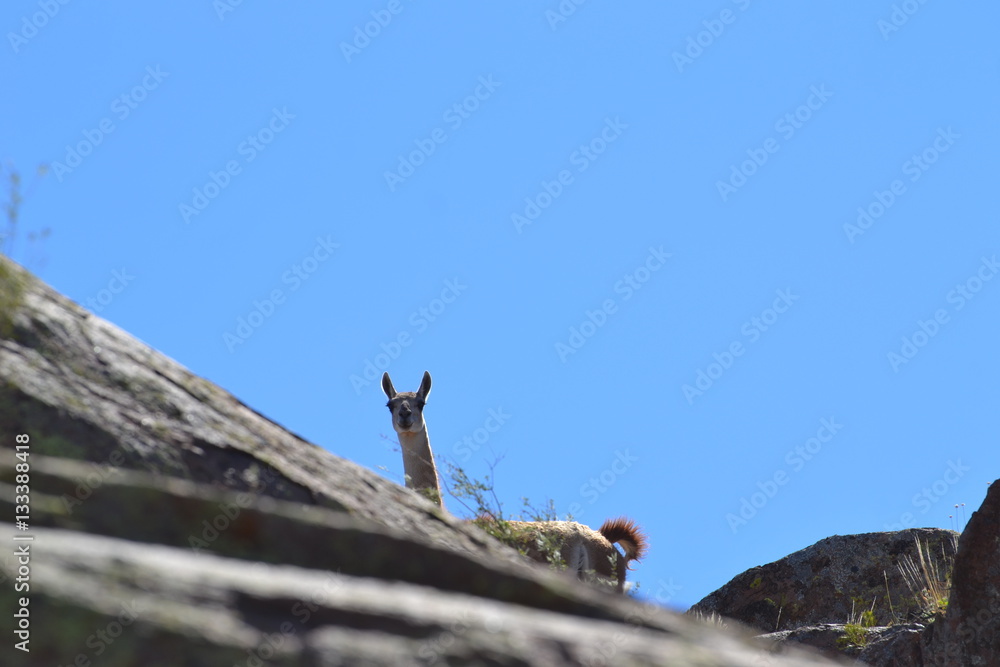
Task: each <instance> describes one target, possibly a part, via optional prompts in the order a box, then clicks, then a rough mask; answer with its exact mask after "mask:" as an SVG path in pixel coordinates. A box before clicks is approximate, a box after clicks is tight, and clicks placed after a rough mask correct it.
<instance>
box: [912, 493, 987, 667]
mask: <svg viewBox="0 0 1000 667" xmlns="http://www.w3.org/2000/svg"><path fill="white" fill-rule="evenodd" d="M924 639H925V642H926V646H925V658H924V664H926V665H934V666H935V667H938V666H940V667H965V666H966V665H977V666H978V665H982V666H984V667H985V666H986V665H990V666H992V665H1000V480H997V481H995V482H993V483H992V484H991V485H990V488H989V491H988V492H987V493H986V500H984V501H983V504H982V506H981V507H980V508H979V509H978V510H977V511H975V512H973V513H972V516H971V517H970V518H969V523H968V524H967V525H966V527H965V530H964V531H963V532H962V537H961V539H960V540H959V541H958V555H957V556H956V557H955V570H954V574H953V575H952V587H951V595H950V596H949V598H948V609H947V611H946V612H945V613H944V615H943V617H939V618H937V619H935V622H934V624H933V625H931V626H930V627H928V630H927V633H926V636H925V638H924Z"/></svg>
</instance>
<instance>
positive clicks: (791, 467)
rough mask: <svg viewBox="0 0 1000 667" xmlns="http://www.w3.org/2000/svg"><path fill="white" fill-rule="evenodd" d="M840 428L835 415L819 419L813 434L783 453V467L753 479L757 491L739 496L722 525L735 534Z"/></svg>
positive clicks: (841, 426) (814, 456)
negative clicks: (737, 507) (735, 507)
mask: <svg viewBox="0 0 1000 667" xmlns="http://www.w3.org/2000/svg"><path fill="white" fill-rule="evenodd" d="M842 428H844V425H843V424H838V423H837V418H836V417H830V418H829V419H827V418H826V417H824V418H823V419H820V420H819V428H818V429H816V435H815V436H813V437H811V438H808V439H807V440H806V441H805V442H804V443H802V444H801V445H796V446H795V447H794V448H792V449H790V450H788V453H786V454H785V458H784V461H785V465H786V466H787V469H786V468H778V469H777V470H775V471H774V473H773V474H772V475H771V476H770V477H768V478H766V479H765V480H763V481H758V482H757V485H756V486H757V490H756V491H754V492H753V493H751V494H750V495H749V497H747V496H742V497H740V507H739V509H738V510H737V511H736V512H729V513H727V514H726V516H725V519H726V524H728V525H729V530H731V531H733V535H735V534H736V533H737V532H738V531H739V529H740V528H742V527H743V526H746V525H747V524H748V523H749V522H750V521H751V520H752V519H753V518H754V517H756V516H757V514H758V513H759V512H760V511H761V510H762V509H764V507H765V506H766V505H767V504H768V503H769V502H770V501H771V500H772V499H773V498H774V497H775V496H776V495H778V490H779V489H780V488H781V487H783V486H785V485H786V484H788V482H790V481H791V476H792V475H794V474H795V473H797V472H799V471H800V470H802V469H803V468H804V467H805V466H806V463H808V462H809V461H812V460H813V459H814V458H816V456H817V455H818V454H819V453H820V452H821V451H822V450H823V445H825V444H827V443H828V442H830V441H831V440H833V437H834V436H835V435H837V433H839V432H840V430H841V429H842Z"/></svg>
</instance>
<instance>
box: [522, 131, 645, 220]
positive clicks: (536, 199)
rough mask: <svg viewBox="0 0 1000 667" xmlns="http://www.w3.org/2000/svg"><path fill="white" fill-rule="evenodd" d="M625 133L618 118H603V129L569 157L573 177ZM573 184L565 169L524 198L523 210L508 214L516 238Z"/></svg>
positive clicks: (572, 178) (586, 167)
mask: <svg viewBox="0 0 1000 667" xmlns="http://www.w3.org/2000/svg"><path fill="white" fill-rule="evenodd" d="M627 129H628V125H627V124H626V123H623V122H622V121H621V118H620V117H618V116H615V119H614V120H611V118H605V119H604V127H603V128H601V131H600V132H599V133H598V134H597V136H595V137H594V138H593V139H591V140H590V141H588V142H587V143H585V144H580V145H579V146H578V147H577V149H576V150H574V151H573V152H572V153H570V155H569V163H570V165H572V166H573V167H576V173H577V174H582V173H583V172H585V171H587V169H588V168H590V165H592V164H593V163H594V162H595V161H596V160H597V159H598V158H599V157H601V155H603V154H604V152H605V151H606V150H607V149H608V146H610V145H611V144H612V143H614V142H615V141H617V140H618V138H619V137H621V136H622V133H623V132H624V131H625V130H627ZM574 180H575V177H574V175H573V172H572V171H571V170H569V169H562V170H560V171H559V173H557V174H556V175H555V178H553V179H552V180H551V181H546V180H544V179H543V180H542V181H541V183H540V185H541V188H540V189H539V190H538V192H536V193H535V194H534V195H532V196H529V197H525V198H524V208H523V209H521V212H520V213H518V212H517V211H515V212H514V213H511V214H510V221H511V222H512V223H513V224H514V229H516V230H517V233H518V234H520V233H521V230H522V229H523V228H524V227H526V226H528V225H530V224H532V223H533V222H535V220H537V219H538V218H539V217H540V216H541V215H542V212H543V211H544V210H545V209H547V208H548V207H549V206H552V202H554V201H555V200H556V199H558V198H559V197H560V196H561V195H562V193H563V191H564V190H565V189H566V188H567V187H568V186H570V185H572V184H573V183H574Z"/></svg>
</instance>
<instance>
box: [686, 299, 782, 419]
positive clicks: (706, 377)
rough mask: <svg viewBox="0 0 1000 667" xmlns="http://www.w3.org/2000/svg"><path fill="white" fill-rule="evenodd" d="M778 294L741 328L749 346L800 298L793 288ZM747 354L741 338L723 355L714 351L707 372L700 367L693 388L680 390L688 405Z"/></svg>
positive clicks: (723, 352)
mask: <svg viewBox="0 0 1000 667" xmlns="http://www.w3.org/2000/svg"><path fill="white" fill-rule="evenodd" d="M775 294H777V297H775V299H774V301H773V302H772V303H771V306H770V307H769V308H765V309H764V310H762V311H761V313H760V315H754V316H753V317H751V318H750V319H749V320H747V321H746V322H744V323H743V326H741V327H740V333H741V334H743V336H744V337H745V338H746V339H747V343H756V342H757V341H758V340H760V337H761V335H762V334H763V333H764V332H766V331H769V330H770V329H771V327H772V326H774V324H775V323H776V322H777V321H778V320H779V319H780V317H781V316H782V315H783V314H785V313H787V312H788V309H789V308H791V307H792V304H793V303H795V302H796V301H798V300H799V298H800V297H799V296H798V295H796V294H792V290H791V289H783V290H781V289H779V290H776V291H775ZM746 351H747V348H746V346H745V345H744V344H743V341H742V339H736V340H734V341H733V342H732V343H730V344H729V345H728V346H727V347H726V349H725V350H723V351H722V353H721V354H720V353H719V352H713V353H712V358H713V359H715V361H713V362H711V363H709V364H708V366H706V367H705V370H702V369H700V368H699V369H697V370H696V371H695V381H694V385H693V386H692V385H690V384H684V385H681V391H682V392H683V393H684V398H686V399H687V402H688V405H693V404H694V399H695V398H696V397H698V396H702V395H703V394H704V393H705V392H706V391H708V390H709V389H711V388H712V385H714V384H715V382H716V381H717V380H718V379H719V378H721V377H722V376H723V375H724V374H725V372H726V371H728V370H729V369H730V368H732V367H733V363H734V362H735V361H736V358H737V357H742V356H743V354H744V353H745V352H746Z"/></svg>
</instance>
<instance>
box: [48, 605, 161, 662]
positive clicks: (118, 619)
mask: <svg viewBox="0 0 1000 667" xmlns="http://www.w3.org/2000/svg"><path fill="white" fill-rule="evenodd" d="M118 606H119V607H120V608H121V611H120V612H119V613H118V615H117V616H115V617H114V618H113V619H112V620H110V621H108V622H107V623H105V624H104V626H102V627H99V628H96V629H95V630H94V631H93V632H92V633H91V634H90V635H88V636H87V639H86V640H84V644H85V645H86V647H87V648H88V649H90V651H89V652H80V653H77V654H76V656H75V657H74V658H73V660H72V661H69V662H67V663H66V664H67V665H90V664H91V658H90V657H88V656H93V658H95V659H96V658H99V657H100V656H101V655H103V654H104V652H105V651H107V650H108V648H109V647H110V646H111V645H112V644H114V643H115V640H116V639H118V638H119V637H121V636H122V634H123V633H124V632H125V630H126V629H127V628H128V627H129V626H131V625H132V624H133V623H135V622H136V620H138V618H139V617H140V616H141V615H142V614H143V613H144V612H147V611H149V607H148V606H147V604H145V603H143V602H140V601H139V600H138V599H136V598H132V600H131V601H129V602H122V601H120V600H119V601H118Z"/></svg>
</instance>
